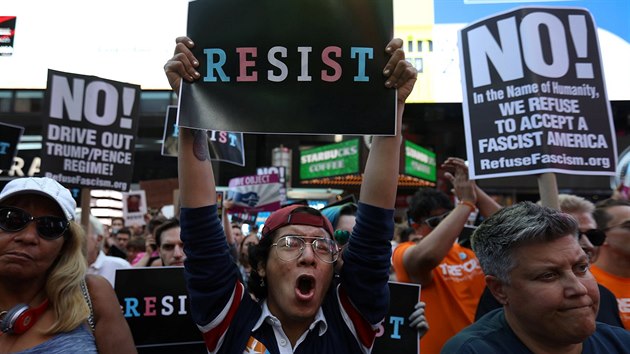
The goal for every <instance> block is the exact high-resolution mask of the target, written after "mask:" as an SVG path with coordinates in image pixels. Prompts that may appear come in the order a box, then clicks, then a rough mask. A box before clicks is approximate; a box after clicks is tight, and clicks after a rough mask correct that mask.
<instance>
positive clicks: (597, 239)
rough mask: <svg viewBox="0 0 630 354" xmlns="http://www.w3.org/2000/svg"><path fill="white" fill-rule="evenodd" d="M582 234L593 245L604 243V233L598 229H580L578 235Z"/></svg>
mask: <svg viewBox="0 0 630 354" xmlns="http://www.w3.org/2000/svg"><path fill="white" fill-rule="evenodd" d="M582 235H584V236H586V238H588V240H589V242H590V243H592V244H593V246H601V245H603V244H604V240H606V233H605V232H604V231H603V230H599V229H590V230H586V231H584V232H582V231H580V236H582Z"/></svg>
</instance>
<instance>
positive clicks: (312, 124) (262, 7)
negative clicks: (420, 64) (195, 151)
mask: <svg viewBox="0 0 630 354" xmlns="http://www.w3.org/2000/svg"><path fill="white" fill-rule="evenodd" d="M243 9H247V11H242V10H243ZM235 14H238V15H235ZM217 33H221V35H220V36H218V35H217ZM261 34H264V35H261ZM187 35H188V37H190V38H191V39H192V40H193V41H194V43H195V48H193V54H194V55H195V57H196V58H197V59H198V60H199V63H200V65H199V67H198V68H197V70H198V72H199V73H200V74H201V77H200V79H199V80H197V81H196V82H194V83H192V84H191V83H188V82H186V81H184V82H183V84H182V86H181V93H180V94H179V99H180V100H179V124H180V126H185V127H192V128H205V129H218V130H223V131H234V130H237V131H242V132H246V133H247V132H249V133H283V134H372V135H394V133H395V131H396V130H395V128H396V127H395V126H396V120H395V113H396V91H395V90H394V89H386V88H385V86H384V83H385V80H384V77H383V73H382V72H383V68H384V67H385V64H386V63H387V60H388V55H387V54H386V53H385V46H386V45H387V44H388V43H389V41H390V40H391V38H392V37H393V5H392V1H391V0H368V1H365V0H341V1H321V0H306V1H291V0H273V1H272V0H263V1H249V0H212V1H208V0H204V1H201V0H200V1H192V2H190V3H189V8H188V31H187ZM384 117H385V118H387V117H391V119H383V118H384Z"/></svg>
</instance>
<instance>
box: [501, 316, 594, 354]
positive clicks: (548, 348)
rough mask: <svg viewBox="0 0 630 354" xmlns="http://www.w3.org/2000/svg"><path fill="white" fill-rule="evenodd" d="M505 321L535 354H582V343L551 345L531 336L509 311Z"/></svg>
mask: <svg viewBox="0 0 630 354" xmlns="http://www.w3.org/2000/svg"><path fill="white" fill-rule="evenodd" d="M505 320H506V322H507V323H508V325H509V326H510V328H511V329H512V331H513V332H514V334H515V335H516V336H517V337H518V339H519V340H520V341H521V342H523V344H524V345H525V346H526V347H527V348H528V349H529V350H531V351H532V353H534V354H580V353H582V343H578V344H566V345H565V344H557V345H556V344H555V343H549V342H548V341H546V340H544V339H538V338H536V335H534V334H531V333H530V332H529V331H527V330H526V329H525V328H523V326H521V325H520V323H519V322H518V321H516V320H515V319H514V317H513V316H512V314H511V313H509V311H506V312H505Z"/></svg>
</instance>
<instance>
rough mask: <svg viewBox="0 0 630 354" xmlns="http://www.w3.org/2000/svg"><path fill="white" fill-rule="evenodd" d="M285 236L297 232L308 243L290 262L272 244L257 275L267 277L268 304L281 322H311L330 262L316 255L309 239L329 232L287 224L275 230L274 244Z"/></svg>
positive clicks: (329, 278) (327, 279) (327, 280)
mask: <svg viewBox="0 0 630 354" xmlns="http://www.w3.org/2000/svg"><path fill="white" fill-rule="evenodd" d="M286 235H300V236H302V237H304V239H305V241H307V244H306V245H305V247H304V250H303V252H302V255H301V256H299V257H298V258H297V259H294V260H292V261H284V260H282V259H280V258H279V257H278V252H277V247H276V246H272V247H271V249H270V251H269V259H268V260H267V264H265V265H263V269H261V270H259V275H261V276H266V278H267V288H268V289H269V292H268V294H267V304H268V306H269V310H270V311H271V313H273V314H274V315H275V316H276V317H278V319H280V321H281V322H282V323H292V322H307V321H312V320H313V318H314V316H315V314H316V313H317V310H318V309H319V307H320V306H321V304H322V302H323V300H324V295H325V294H326V292H327V291H328V287H329V286H330V283H331V281H332V277H333V264H332V263H326V262H324V261H322V260H321V259H320V258H318V256H317V255H315V253H314V252H313V247H312V246H311V244H310V242H312V241H313V240H314V239H316V238H326V239H330V235H328V233H327V232H326V231H324V229H322V228H318V227H314V226H305V225H289V226H284V227H282V228H280V229H278V231H276V234H275V237H274V243H275V242H277V240H278V239H279V238H281V237H283V236H286ZM261 273H262V274H261Z"/></svg>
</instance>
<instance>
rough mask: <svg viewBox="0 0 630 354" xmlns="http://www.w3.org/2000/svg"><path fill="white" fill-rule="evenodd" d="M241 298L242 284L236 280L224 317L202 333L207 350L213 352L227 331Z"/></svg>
mask: <svg viewBox="0 0 630 354" xmlns="http://www.w3.org/2000/svg"><path fill="white" fill-rule="evenodd" d="M242 298H243V285H242V284H241V283H240V282H239V281H236V285H235V289H234V296H233V297H232V304H231V306H230V309H229V310H228V313H227V314H226V315H225V318H224V319H223V321H221V323H219V325H218V326H216V327H214V328H213V329H211V330H209V331H208V332H205V333H203V339H204V341H205V342H206V348H207V349H208V351H211V352H214V351H215V350H216V349H217V345H218V343H219V339H221V337H222V336H223V335H224V334H225V332H227V329H228V327H229V326H230V323H232V319H233V318H234V315H235V314H236V310H238V306H239V305H240V304H241V299H242Z"/></svg>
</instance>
